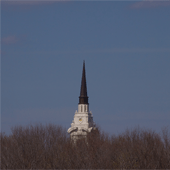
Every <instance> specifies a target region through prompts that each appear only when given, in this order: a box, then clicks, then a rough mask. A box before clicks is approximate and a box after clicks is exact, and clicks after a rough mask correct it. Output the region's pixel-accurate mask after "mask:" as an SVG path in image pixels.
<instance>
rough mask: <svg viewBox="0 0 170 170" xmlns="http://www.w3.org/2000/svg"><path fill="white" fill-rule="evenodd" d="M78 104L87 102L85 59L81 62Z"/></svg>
mask: <svg viewBox="0 0 170 170" xmlns="http://www.w3.org/2000/svg"><path fill="white" fill-rule="evenodd" d="M79 104H88V96H87V85H86V71H85V61H84V62H83V72H82V80H81V89H80V97H79Z"/></svg>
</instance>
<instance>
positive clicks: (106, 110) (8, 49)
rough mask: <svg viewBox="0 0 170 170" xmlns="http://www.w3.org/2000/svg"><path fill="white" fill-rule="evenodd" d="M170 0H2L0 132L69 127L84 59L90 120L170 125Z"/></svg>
mask: <svg viewBox="0 0 170 170" xmlns="http://www.w3.org/2000/svg"><path fill="white" fill-rule="evenodd" d="M169 16H170V2H169V1H162V2H161V1H159V2H158V1H155V2H154V1H150V2H147V1H138V2H137V1H136V2H135V1H120V2H118V1H58V2H56V1H10V2H9V1H2V4H1V130H2V131H3V132H6V133H7V134H9V133H10V128H11V127H12V126H15V125H28V124H30V123H32V124H34V123H43V124H46V123H54V124H59V125H63V126H64V127H66V128H69V127H70V124H71V122H72V120H73V116H74V113H75V110H77V105H78V97H79V93H80V83H81V74H82V66H83V60H85V62H86V78H87V90H88V96H89V103H90V110H91V111H92V113H93V116H94V121H95V122H96V124H98V125H99V126H100V127H101V128H102V129H103V130H104V131H106V132H108V133H110V134H113V133H120V132H122V131H124V130H125V129H126V128H133V127H135V126H140V127H142V128H151V129H153V130H155V131H157V132H159V131H160V130H161V128H163V127H165V126H167V127H168V128H170V78H169V74H170V31H169V30H170V20H169Z"/></svg>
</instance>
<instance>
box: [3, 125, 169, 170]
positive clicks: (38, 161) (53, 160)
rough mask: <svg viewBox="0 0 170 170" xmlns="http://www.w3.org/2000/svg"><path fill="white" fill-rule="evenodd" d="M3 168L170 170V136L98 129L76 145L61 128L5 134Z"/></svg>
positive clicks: (35, 128)
mask: <svg viewBox="0 0 170 170" xmlns="http://www.w3.org/2000/svg"><path fill="white" fill-rule="evenodd" d="M0 139H1V140H0V142H1V169H87V168H88V169H170V135H169V132H168V130H167V129H164V130H163V131H162V133H161V134H158V133H156V132H154V131H152V130H144V129H141V128H134V129H133V130H126V131H125V132H124V133H122V134H119V135H117V136H114V135H113V136H109V135H107V134H106V133H104V132H101V130H99V129H97V130H96V131H94V132H93V133H90V134H89V135H88V136H87V138H86V139H80V140H78V141H77V142H76V144H74V143H73V142H72V141H71V140H70V137H69V135H68V134H67V131H66V129H64V128H63V127H61V126H57V125H52V124H49V125H46V126H43V125H40V124H39V125H35V126H32V125H30V126H27V127H22V126H17V127H14V128H12V134H11V135H9V136H7V135H5V134H3V133H1V138H0Z"/></svg>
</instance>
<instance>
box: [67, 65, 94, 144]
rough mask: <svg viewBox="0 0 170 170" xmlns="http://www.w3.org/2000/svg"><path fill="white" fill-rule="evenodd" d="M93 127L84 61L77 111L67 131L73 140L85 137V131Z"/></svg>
mask: <svg viewBox="0 0 170 170" xmlns="http://www.w3.org/2000/svg"><path fill="white" fill-rule="evenodd" d="M93 129H95V123H94V122H93V115H92V113H91V112H89V103H88V96H87V86H86V72H85V62H83V72H82V80H81V89H80V97H79V104H78V111H77V110H76V112H75V115H74V119H73V122H72V123H71V127H70V128H69V129H68V131H67V132H68V133H70V136H71V138H72V139H73V140H74V141H75V140H76V139H78V138H79V137H85V136H86V135H87V133H88V132H91V131H92V130H93Z"/></svg>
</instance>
